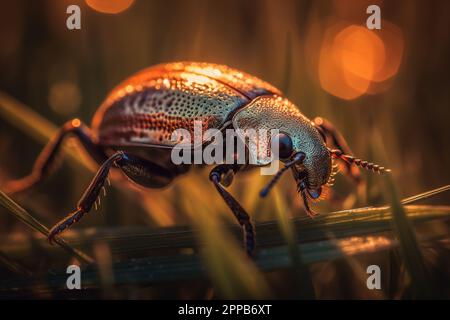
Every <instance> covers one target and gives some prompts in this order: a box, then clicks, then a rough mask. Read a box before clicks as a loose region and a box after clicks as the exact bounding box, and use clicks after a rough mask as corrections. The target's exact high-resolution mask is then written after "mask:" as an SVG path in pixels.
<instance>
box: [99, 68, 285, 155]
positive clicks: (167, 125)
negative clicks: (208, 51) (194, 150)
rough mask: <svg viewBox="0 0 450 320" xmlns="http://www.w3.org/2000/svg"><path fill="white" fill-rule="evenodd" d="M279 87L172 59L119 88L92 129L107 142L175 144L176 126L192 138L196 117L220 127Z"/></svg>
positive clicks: (231, 71) (230, 71)
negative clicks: (174, 61)
mask: <svg viewBox="0 0 450 320" xmlns="http://www.w3.org/2000/svg"><path fill="white" fill-rule="evenodd" d="M273 93H278V90H277V89H275V88H274V87H272V86H270V85H269V84H267V83H265V82H263V81H262V80H259V79H257V78H255V77H252V76H250V75H247V74H245V73H243V72H239V71H237V70H235V69H231V68H228V67H226V66H220V65H214V64H207V63H190V62H187V63H170V64H164V65H157V66H155V67H151V68H149V69H146V70H143V71H141V72H139V73H137V74H136V75H134V76H132V77H130V78H129V79H127V80H126V81H124V82H123V83H122V84H120V85H119V86H118V87H116V88H115V89H114V90H113V91H112V92H111V93H110V95H109V96H108V97H107V99H106V100H105V102H104V103H103V104H102V106H101V107H100V108H99V110H98V112H97V113H96V115H95V117H94V120H93V126H92V127H93V130H94V133H96V135H97V136H98V139H99V142H100V143H101V144H104V145H136V144H148V145H165V146H169V147H170V146H173V145H174V144H176V143H177V141H172V140H171V134H172V132H173V131H174V130H176V129H179V128H184V129H187V130H189V131H191V133H192V134H191V136H192V137H193V128H194V121H196V120H197V121H202V124H203V130H207V129H210V128H217V129H221V128H222V126H223V125H224V124H225V122H226V121H227V119H229V118H230V116H231V115H232V114H233V113H234V112H235V111H236V110H237V109H239V108H241V107H242V106H244V105H246V104H248V103H249V102H250V101H251V100H252V99H253V98H255V97H257V96H260V95H263V94H273Z"/></svg>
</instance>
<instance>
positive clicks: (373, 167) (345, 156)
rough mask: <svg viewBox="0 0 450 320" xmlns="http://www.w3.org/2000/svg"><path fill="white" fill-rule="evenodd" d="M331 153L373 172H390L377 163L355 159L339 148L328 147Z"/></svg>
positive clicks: (335, 156)
mask: <svg viewBox="0 0 450 320" xmlns="http://www.w3.org/2000/svg"><path fill="white" fill-rule="evenodd" d="M328 150H329V151H330V153H331V156H332V157H333V158H338V159H342V160H344V161H345V162H347V163H350V164H352V163H354V164H355V165H357V166H358V167H361V168H363V169H366V170H372V171H373V172H376V173H379V174H382V173H389V172H391V170H390V169H386V168H385V167H382V166H379V165H377V164H374V163H371V162H368V161H365V160H361V159H357V158H355V157H352V156H350V155H348V154H344V153H343V152H342V151H341V150H339V149H333V150H332V149H328Z"/></svg>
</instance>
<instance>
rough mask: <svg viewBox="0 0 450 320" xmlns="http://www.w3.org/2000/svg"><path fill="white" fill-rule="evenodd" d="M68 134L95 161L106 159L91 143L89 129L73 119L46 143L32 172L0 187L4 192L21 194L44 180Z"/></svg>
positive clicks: (101, 150) (96, 146) (100, 161)
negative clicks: (73, 136) (77, 141)
mask: <svg viewBox="0 0 450 320" xmlns="http://www.w3.org/2000/svg"><path fill="white" fill-rule="evenodd" d="M70 134H73V135H75V137H76V138H77V139H78V140H79V141H80V142H81V144H82V145H83V147H84V148H85V149H86V151H87V152H88V153H89V155H90V156H91V157H92V158H93V159H94V160H95V161H97V162H99V163H102V162H103V161H105V160H106V159H107V157H106V155H105V153H104V151H103V149H102V148H101V147H99V146H98V145H97V144H96V143H95V141H93V139H92V136H91V133H90V131H89V129H88V128H87V127H86V126H85V125H84V124H83V123H81V122H80V120H78V119H74V120H71V121H68V122H66V123H65V124H64V125H63V126H62V128H61V129H60V130H59V132H58V134H57V135H56V136H55V137H54V138H53V139H52V140H50V142H48V144H47V145H46V146H45V148H44V149H43V150H42V151H41V153H40V155H39V156H38V158H37V159H36V161H35V164H34V167H33V170H32V172H31V173H30V174H29V175H28V176H26V177H23V178H21V179H17V180H11V181H7V182H6V183H5V184H4V185H3V186H2V189H3V190H4V192H5V193H7V194H13V193H17V192H22V191H25V190H27V189H29V188H31V187H33V186H35V185H36V184H38V183H39V182H41V181H42V180H43V179H44V178H46V177H47V176H48V175H49V174H50V173H51V172H52V171H53V170H54V169H55V166H56V162H57V161H56V160H57V159H58V153H59V150H60V149H61V146H62V143H63V141H64V139H65V138H66V137H67V136H68V135H70Z"/></svg>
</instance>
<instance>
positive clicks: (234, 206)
mask: <svg viewBox="0 0 450 320" xmlns="http://www.w3.org/2000/svg"><path fill="white" fill-rule="evenodd" d="M238 170H239V166H238V165H232V164H221V165H218V166H216V167H214V168H213V169H212V170H211V173H210V174H209V179H210V180H211V181H212V182H213V183H214V185H215V187H216V189H217V191H218V192H219V194H220V195H221V197H222V198H223V200H224V201H225V203H226V204H227V205H228V207H229V208H230V209H231V211H232V212H233V214H234V216H235V217H236V219H237V221H238V222H239V224H240V225H241V227H242V228H243V232H244V243H245V248H246V251H247V254H248V255H249V256H252V254H253V249H254V247H255V232H254V229H253V225H252V223H251V221H250V216H249V215H248V214H247V212H245V210H244V209H243V208H242V206H241V205H240V204H239V202H237V200H236V199H235V198H234V197H233V196H232V195H231V194H230V193H229V192H228V191H227V190H225V187H224V185H223V180H224V179H225V178H226V177H230V174H235V173H236V172H237V171H238ZM230 183H231V182H230Z"/></svg>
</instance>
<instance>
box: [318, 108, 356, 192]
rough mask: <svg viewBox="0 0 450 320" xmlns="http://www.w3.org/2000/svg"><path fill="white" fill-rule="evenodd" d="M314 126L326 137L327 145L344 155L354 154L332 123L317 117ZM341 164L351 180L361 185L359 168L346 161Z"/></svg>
mask: <svg viewBox="0 0 450 320" xmlns="http://www.w3.org/2000/svg"><path fill="white" fill-rule="evenodd" d="M314 124H315V126H316V128H318V130H319V132H321V133H322V134H323V135H324V139H325V142H326V143H331V144H332V145H334V146H335V147H336V148H337V149H339V150H341V151H342V153H344V154H349V155H351V154H352V151H351V149H350V147H349V146H348V144H347V141H345V139H344V137H343V136H342V134H341V133H340V132H339V131H338V130H337V129H336V128H335V126H334V125H333V124H332V123H331V122H330V121H328V120H326V119H324V118H321V117H317V118H315V119H314ZM341 163H342V165H343V166H344V168H345V173H346V174H347V175H349V176H350V178H351V179H352V180H353V181H354V182H355V183H356V184H360V183H361V182H362V180H361V174H360V172H359V169H358V167H357V166H356V165H354V164H351V163H349V162H346V161H341Z"/></svg>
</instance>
